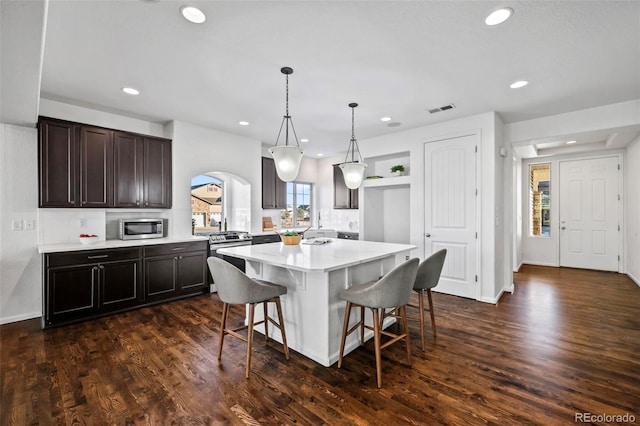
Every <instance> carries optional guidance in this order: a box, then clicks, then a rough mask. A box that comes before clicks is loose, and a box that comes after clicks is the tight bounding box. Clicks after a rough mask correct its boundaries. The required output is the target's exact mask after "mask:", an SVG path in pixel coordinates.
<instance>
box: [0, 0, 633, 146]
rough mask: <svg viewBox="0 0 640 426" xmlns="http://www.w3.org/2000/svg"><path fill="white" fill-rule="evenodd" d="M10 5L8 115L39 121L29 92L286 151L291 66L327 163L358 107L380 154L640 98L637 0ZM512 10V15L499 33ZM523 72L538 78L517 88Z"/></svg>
mask: <svg viewBox="0 0 640 426" xmlns="http://www.w3.org/2000/svg"><path fill="white" fill-rule="evenodd" d="M1 3H2V23H3V26H5V28H4V29H3V37H2V51H1V53H2V59H3V61H2V62H3V68H2V71H3V76H2V85H3V86H4V88H3V93H2V104H3V105H2V106H3V108H2V109H1V110H0V113H1V114H2V117H0V118H1V119H2V122H16V123H20V124H24V123H29V122H30V123H31V124H33V122H35V119H36V117H37V102H38V101H37V99H36V100H35V103H34V100H33V98H34V96H33V94H30V95H29V96H26V95H24V94H23V93H22V92H21V91H19V90H18V89H17V88H19V87H21V86H24V85H25V84H26V85H27V86H28V87H29V88H31V90H32V91H33V88H34V87H36V88H39V95H40V96H41V97H42V98H46V99H51V100H57V101H63V102H67V103H71V104H75V105H80V106H85V107H90V108H94V109H97V110H103V111H108V112H114V113H118V114H123V115H127V116H132V117H136V118H141V119H145V120H149V121H152V122H158V123H164V122H169V121H171V120H180V121H185V122H190V123H194V124H198V125H202V126H206V127H212V128H216V129H219V130H223V131H227V132H231V133H235V134H239V135H244V136H247V137H251V138H255V139H258V140H260V141H262V142H263V143H265V144H268V145H273V144H274V143H275V140H276V136H277V134H278V129H279V127H280V123H281V121H282V115H283V114H284V110H285V102H284V101H285V77H284V75H283V74H281V73H280V68H281V67H283V66H290V67H292V68H293V69H294V73H293V74H292V75H291V76H290V78H289V97H290V105H289V106H290V113H291V116H292V118H293V122H294V125H295V129H296V132H297V136H298V137H299V138H308V139H309V140H310V141H309V142H308V143H301V146H302V147H303V148H304V149H305V155H309V156H317V155H318V154H325V155H334V154H340V153H344V152H345V151H346V149H347V146H348V142H349V138H350V134H351V110H350V108H349V107H348V104H349V103H350V102H358V103H359V105H360V106H359V107H358V108H357V109H356V110H355V133H356V136H357V137H358V140H359V141H361V142H360V149H361V150H362V151H366V139H368V138H371V137H375V136H378V135H384V134H389V133H394V132H399V131H403V130H407V129H410V128H415V127H420V126H426V125H430V124H433V123H437V122H440V121H447V120H451V119H455V118H460V117H466V116H470V115H474V114H478V113H484V112H488V111H496V112H497V113H498V114H499V116H500V117H501V119H502V120H503V122H505V123H513V122H517V121H523V120H529V119H533V118H538V117H544V116H549V115H555V114H560V113H565V112H570V111H577V110H581V109H585V108H591V107H596V106H600V105H607V104H612V103H617V102H623V101H627V100H632V99H638V98H640V2H638V1H614V2H612V1H501V2H496V1H239V0H235V1H191V0H189V1H188V4H190V5H195V6H198V7H199V8H200V9H202V10H203V11H204V12H205V14H206V16H207V20H206V22H205V23H203V24H192V23H190V22H187V21H186V20H185V19H184V18H183V17H182V16H181V15H180V13H179V9H180V7H181V6H182V5H184V4H187V0H185V1H174V0H157V1H153V0H126V1H106V0H105V1H98V0H94V1H63V0H51V1H48V2H46V1H42V0H39V1H30V2H18V1H8V2H7V1H2V2H1ZM25 3H26V4H30V5H31V6H30V7H31V8H34V7H36V6H34V5H39V7H40V9H41V12H39V13H34V12H33V11H29V12H27V11H25V10H24V9H25V8H26V7H27V6H25V5H24V4H25ZM502 6H508V7H511V8H512V9H513V10H514V15H513V16H512V17H511V19H509V20H508V21H506V22H505V23H503V24H501V25H498V26H494V27H489V26H487V25H485V24H484V19H485V17H486V16H487V15H488V14H489V13H490V12H491V11H493V10H494V9H496V8H498V7H502ZM40 15H42V16H40ZM15 16H22V19H18V20H17V21H18V22H19V23H16V19H13V18H15ZM9 18H12V19H9ZM43 18H44V19H43ZM45 20H46V28H45V26H44V25H43V23H44V21H45ZM9 23H13V24H12V25H13V26H14V27H16V28H14V31H16V33H14V34H13V37H11V38H9V39H8V37H7V36H6V34H5V31H7V24H9ZM16 34H18V35H19V37H16ZM43 44H44V46H43ZM8 61H9V62H10V63H13V62H15V64H14V65H15V66H13V67H11V66H10V65H4V64H6V63H7V62H8ZM11 61H13V62H11ZM40 67H41V69H42V72H41V76H39V73H38V72H37V71H38V70H39V68H40ZM34 69H35V70H36V71H34ZM27 70H29V71H31V74H34V73H35V74H36V76H37V78H35V79H34V77H33V76H32V75H29V72H26V71H27ZM20 79H22V80H20ZM520 79H526V80H529V81H530V82H531V84H529V85H528V86H526V87H524V88H521V89H510V88H509V84H510V83H512V82H514V81H515V80H520ZM35 80H37V81H35ZM21 83H22V84H21ZM125 86H131V87H135V88H137V89H138V90H139V91H140V95H138V96H130V95H126V94H124V93H123V92H122V91H121V90H120V89H121V88H122V87H125ZM23 104H26V106H25V105H23ZM448 104H453V105H455V108H453V109H450V110H448V111H442V112H438V113H435V114H430V113H429V112H428V110H430V109H434V108H437V107H441V106H443V105H448ZM9 105H11V107H8V106H9ZM383 116H390V117H392V120H391V121H389V122H382V121H380V118H381V117H383ZM241 120H244V121H248V122H249V123H250V124H249V125H248V126H240V125H239V124H238V122H239V121H241ZM628 133H629V134H626V133H625V132H621V133H620V134H613V133H611V132H604V133H603V134H596V133H594V134H587V135H576V139H578V143H577V144H574V146H573V147H567V146H565V145H564V144H565V142H566V141H564V140H544V141H531V145H529V148H522V146H521V147H519V149H521V150H522V151H523V152H524V151H525V150H529V152H535V153H536V154H535V155H540V152H541V151H543V152H545V153H549V152H557V150H558V149H559V150H560V152H564V151H566V150H567V149H573V150H576V149H591V148H594V147H597V146H602V144H603V143H604V144H605V145H604V146H605V147H610V146H611V145H610V141H611V138H614V139H615V138H617V139H616V140H617V142H616V144H618V145H619V144H622V145H623V146H624V141H627V142H626V143H628V142H630V141H632V140H633V139H634V138H635V137H637V132H636V130H632V131H630V132H628ZM629 139H630V140H629ZM362 141H364V142H362ZM607 141H609V142H607ZM541 144H542V145H541ZM544 144H547V145H544ZM548 144H552V145H548ZM594 144H595V145H594ZM598 144H599V145H598ZM534 145H540V146H539V147H537V148H535V149H533V150H532V147H533V146H534ZM614 145H615V144H614ZM616 146H617V145H616ZM576 147H577V148H576ZM585 147H587V148H585ZM545 150H546V151H545ZM549 150H552V151H549ZM553 150H556V151H553ZM365 155H366V153H365ZM525 155H526V154H525Z"/></svg>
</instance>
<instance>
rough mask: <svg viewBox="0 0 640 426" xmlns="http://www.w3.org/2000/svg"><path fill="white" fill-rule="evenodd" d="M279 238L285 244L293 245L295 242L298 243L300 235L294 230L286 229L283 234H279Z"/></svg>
mask: <svg viewBox="0 0 640 426" xmlns="http://www.w3.org/2000/svg"><path fill="white" fill-rule="evenodd" d="M280 239H282V242H283V243H285V245H288V246H293V245H296V244H300V240H301V239H302V235H301V234H299V233H298V232H296V231H287V232H285V233H284V234H281V235H280Z"/></svg>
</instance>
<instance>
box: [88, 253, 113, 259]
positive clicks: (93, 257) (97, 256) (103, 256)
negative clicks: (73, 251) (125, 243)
mask: <svg viewBox="0 0 640 426" xmlns="http://www.w3.org/2000/svg"><path fill="white" fill-rule="evenodd" d="M107 257H109V255H108V254H99V255H95V256H87V259H104V258H107Z"/></svg>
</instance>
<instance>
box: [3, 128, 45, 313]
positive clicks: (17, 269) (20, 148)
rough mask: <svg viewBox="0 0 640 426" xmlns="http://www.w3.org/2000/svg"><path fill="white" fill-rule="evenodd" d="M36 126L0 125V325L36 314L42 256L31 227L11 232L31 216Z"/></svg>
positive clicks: (35, 190) (35, 199) (33, 209)
mask: <svg viewBox="0 0 640 426" xmlns="http://www.w3.org/2000/svg"><path fill="white" fill-rule="evenodd" d="M37 207H38V135H37V131H36V129H33V128H27V127H19V126H11V125H8V124H0V324H4V323H8V322H14V321H20V320H24V319H28V318H35V317H39V316H41V315H42V284H41V277H42V261H41V258H40V255H39V254H38V248H37V231H36V230H29V231H12V230H11V224H12V221H22V220H31V221H34V220H36V217H37V214H36V210H37Z"/></svg>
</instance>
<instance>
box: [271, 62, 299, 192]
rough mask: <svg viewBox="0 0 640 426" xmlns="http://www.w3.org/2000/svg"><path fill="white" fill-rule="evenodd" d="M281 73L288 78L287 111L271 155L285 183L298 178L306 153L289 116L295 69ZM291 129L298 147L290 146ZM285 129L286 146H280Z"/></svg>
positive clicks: (281, 70)
mask: <svg viewBox="0 0 640 426" xmlns="http://www.w3.org/2000/svg"><path fill="white" fill-rule="evenodd" d="M280 72H281V73H282V74H284V75H285V76H286V81H287V83H286V87H287V91H286V110H285V115H284V116H283V117H282V124H280V131H279V132H278V138H277V139H276V144H275V146H272V147H271V148H269V153H270V154H271V156H272V157H273V160H274V162H275V164H276V173H277V174H278V177H279V178H280V180H283V181H285V182H291V181H292V180H294V179H295V178H296V177H297V176H298V171H299V170H300V162H301V161H302V155H303V154H304V151H303V150H302V149H301V148H300V144H299V143H298V136H297V135H296V129H295V128H294V127H293V120H291V116H290V115H289V74H293V69H292V68H290V67H282V68H281V69H280ZM289 127H291V131H292V133H293V137H294V139H295V141H296V145H295V146H294V145H293V144H291V145H289ZM283 128H284V145H280V146H278V142H279V141H280V135H281V134H282V129H283Z"/></svg>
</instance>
